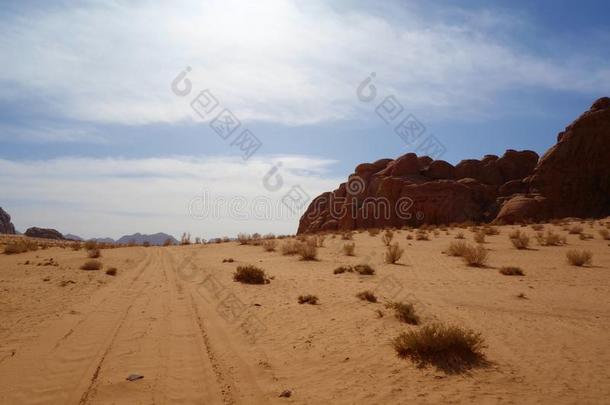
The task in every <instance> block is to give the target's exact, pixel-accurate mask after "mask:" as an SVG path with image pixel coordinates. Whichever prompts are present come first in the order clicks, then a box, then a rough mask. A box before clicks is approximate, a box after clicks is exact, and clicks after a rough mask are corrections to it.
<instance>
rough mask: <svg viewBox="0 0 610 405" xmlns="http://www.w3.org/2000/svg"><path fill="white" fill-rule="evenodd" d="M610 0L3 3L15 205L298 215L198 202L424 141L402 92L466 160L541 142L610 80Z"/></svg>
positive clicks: (307, 177)
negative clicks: (246, 137) (223, 120)
mask: <svg viewBox="0 0 610 405" xmlns="http://www.w3.org/2000/svg"><path fill="white" fill-rule="evenodd" d="M609 9H610V5H608V4H607V2H602V1H585V2H578V3H574V2H568V1H534V2H531V1H496V2H488V1H460V2H457V1H437V2H434V3H432V2H424V1H421V2H417V1H380V2H374V3H373V2H365V1H333V2H323V1H319V0H309V1H304V0H303V1H297V0H294V1H292V0H284V1H281V0H261V1H257V2H248V1H237V0H229V1H214V0H210V1H178V2H172V3H171V4H169V3H167V2H155V1H149V2H144V1H136V2H127V1H101V0H100V1H90V2H80V3H79V4H78V5H74V3H73V2H67V1H65V2H64V1H56V2H51V1H44V2H43V1H30V2H21V1H9V2H4V4H3V7H2V10H1V11H0V66H1V68H0V189H2V190H3V192H2V198H0V206H2V207H4V208H5V209H6V210H7V211H8V212H9V213H10V214H11V215H12V216H13V220H14V223H15V224H16V226H17V227H18V228H19V229H21V230H25V228H27V227H29V226H48V227H54V228H57V229H59V230H60V231H62V232H71V233H77V234H80V235H82V236H85V237H93V236H112V237H118V236H121V235H122V234H125V233H132V232H136V231H140V232H157V231H165V232H169V233H173V234H175V235H178V234H179V233H181V232H182V231H189V232H191V233H192V234H193V235H201V236H204V237H213V236H219V235H225V234H227V235H233V234H235V233H237V232H239V231H248V232H254V231H259V232H276V233H292V232H294V231H295V229H296V223H297V221H298V212H296V213H294V214H291V215H288V216H285V215H284V216H283V215H279V216H278V215H274V214H272V215H268V216H258V215H255V214H254V213H252V207H249V208H246V209H245V211H247V212H246V213H240V215H228V214H226V213H224V214H223V213H220V214H218V215H215V216H206V217H203V216H201V215H193V213H192V212H189V210H188V207H189V206H192V205H191V202H193V201H198V200H197V198H198V197H197V196H200V195H201V194H202V192H203V191H202V190H206V191H207V192H208V193H209V194H210V195H212V197H211V198H212V199H213V200H214V198H216V199H218V198H219V197H226V198H237V199H239V198H244V199H245V201H248V202H249V203H250V204H252V202H253V201H256V198H257V197H260V198H266V199H268V201H269V204H270V205H274V206H276V205H278V204H279V202H280V201H281V199H282V198H283V197H284V196H285V195H286V193H287V192H289V191H290V189H291V187H292V186H295V185H299V186H301V187H302V189H303V190H305V191H306V193H307V194H308V195H310V196H311V197H313V196H315V195H316V194H318V193H320V192H322V191H324V190H328V189H332V188H334V186H335V185H337V184H338V183H339V182H341V181H343V180H344V179H345V178H346V176H347V175H348V174H349V172H350V171H351V170H352V169H353V167H354V166H355V165H356V164H358V163H360V162H364V161H374V160H377V159H379V158H382V157H396V156H399V155H401V154H403V153H406V152H410V151H414V150H415V149H416V148H417V146H418V145H417V144H416V143H411V144H407V143H405V142H404V141H403V140H402V139H401V138H400V137H399V136H398V135H397V134H396V133H395V132H394V131H393V129H394V127H395V125H396V124H397V123H398V121H392V122H393V124H392V125H388V124H386V123H385V122H384V121H383V120H382V119H381V118H380V117H379V116H378V115H377V114H376V107H377V106H378V105H379V104H380V103H381V102H382V101H383V100H384V98H386V97H389V96H393V97H394V99H393V100H395V101H396V102H398V103H400V106H401V107H402V114H401V115H400V116H399V117H398V118H397V119H398V120H401V119H402V117H404V116H407V115H409V114H411V115H412V116H414V117H416V118H417V120H418V121H419V122H421V123H422V124H423V125H424V126H425V128H426V132H425V135H424V137H427V136H429V135H433V136H434V137H435V139H437V140H438V142H440V143H441V144H442V150H443V151H444V153H443V155H442V158H443V159H445V160H448V161H450V162H452V163H457V162H458V161H459V160H461V159H465V158H480V157H481V156H483V155H485V154H488V153H493V154H502V153H503V151H504V150H505V149H507V148H513V149H533V150H535V151H537V152H539V153H541V154H542V153H544V151H545V150H546V149H547V148H548V147H550V146H551V145H552V144H553V143H554V142H555V139H556V136H557V133H558V132H559V131H561V130H562V129H563V128H564V127H565V126H566V125H568V124H569V123H570V122H571V121H572V120H573V119H575V118H576V117H577V116H578V115H579V114H580V113H582V112H583V111H584V110H586V109H587V108H588V107H589V105H590V104H591V103H592V102H593V101H594V100H595V99H597V98H598V97H601V96H604V95H608V94H609V93H610V26H609V25H608V23H607V16H608V15H610V10H609ZM187 66H189V67H190V68H191V70H190V72H189V73H188V75H187V76H186V77H187V79H188V80H190V82H191V84H192V91H191V93H189V95H187V96H177V95H176V94H174V93H173V92H172V90H171V83H172V81H173V80H174V79H175V78H176V76H178V75H179V74H180V72H182V71H183V70H184V69H185V68H186V67H187ZM372 72H374V74H375V78H374V79H373V81H372V84H373V85H374V86H375V89H376V91H377V96H376V98H375V99H374V100H373V101H371V102H363V101H361V100H360V99H359V98H358V97H357V88H358V86H359V85H360V84H361V82H362V81H363V80H364V79H366V78H367V77H368V76H369V75H370V74H371V73H372ZM181 83H182V82H181ZM204 89H209V91H210V92H211V94H213V95H214V97H215V98H216V99H217V100H218V102H219V106H218V107H217V108H218V109H217V110H214V113H217V112H219V111H220V110H221V109H222V108H227V109H229V110H230V111H232V112H233V114H234V115H235V116H236V117H237V118H238V119H239V120H240V121H241V127H240V130H239V131H241V130H243V129H246V128H247V129H249V130H250V131H251V132H252V133H253V134H255V136H257V137H258V139H259V140H260V141H261V143H262V146H261V148H260V149H259V150H258V151H257V152H256V154H255V155H254V156H252V157H251V158H250V159H249V160H247V161H245V160H244V159H242V157H241V154H240V151H239V150H238V148H236V147H235V146H231V139H229V140H228V141H227V140H223V139H221V137H219V136H218V135H217V134H216V133H215V132H214V131H213V130H212V128H211V127H210V122H209V119H208V120H204V119H202V118H201V117H198V116H197V115H196V114H195V113H194V111H193V110H192V108H191V107H190V102H191V100H192V99H193V98H194V97H196V95H197V94H199V92H200V91H202V90H204ZM210 118H213V117H210ZM239 131H238V132H239ZM235 136H237V133H236V134H235ZM421 139H423V138H421ZM278 162H282V166H281V170H280V172H279V173H280V175H281V176H282V180H283V187H282V188H280V189H279V190H276V191H270V190H269V189H268V188H266V187H264V184H263V182H262V179H263V178H264V176H265V174H266V173H268V171H269V170H270V169H271V168H272V167H273V166H274V165H275V164H277V163H278ZM214 204H217V201H216V200H214V203H213V204H212V205H214ZM252 205H254V204H252ZM221 211H222V210H221ZM242 214H243V215H242Z"/></svg>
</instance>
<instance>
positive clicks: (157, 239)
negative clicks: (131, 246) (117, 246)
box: [117, 232, 178, 246]
mask: <svg viewBox="0 0 610 405" xmlns="http://www.w3.org/2000/svg"><path fill="white" fill-rule="evenodd" d="M167 239H169V240H171V241H172V243H174V244H178V241H177V240H176V238H174V237H173V236H171V235H168V234H166V233H163V232H159V233H155V234H154V235H142V234H141V233H135V234H133V235H125V236H123V237H122V238H120V239H119V240H117V243H121V244H128V243H130V242H135V243H136V244H138V245H141V244H142V243H144V242H148V243H150V244H151V245H157V246H161V245H163V243H164V242H165V241H166V240H167Z"/></svg>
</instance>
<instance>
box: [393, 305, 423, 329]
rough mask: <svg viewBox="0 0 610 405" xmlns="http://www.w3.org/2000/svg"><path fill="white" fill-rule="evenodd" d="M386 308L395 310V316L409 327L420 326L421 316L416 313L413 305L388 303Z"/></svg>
mask: <svg viewBox="0 0 610 405" xmlns="http://www.w3.org/2000/svg"><path fill="white" fill-rule="evenodd" d="M385 307H386V308H389V309H393V310H394V316H396V319H398V320H399V321H401V322H404V323H408V324H409V325H419V321H420V319H419V316H417V314H416V313H415V307H414V306H413V304H411V303H405V302H388V303H387V304H386V305H385Z"/></svg>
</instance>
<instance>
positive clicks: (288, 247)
mask: <svg viewBox="0 0 610 405" xmlns="http://www.w3.org/2000/svg"><path fill="white" fill-rule="evenodd" d="M299 243H300V242H299V241H296V240H293V239H290V240H287V241H285V242H284V243H283V244H282V254H283V255H284V256H292V255H296V254H297V253H299Z"/></svg>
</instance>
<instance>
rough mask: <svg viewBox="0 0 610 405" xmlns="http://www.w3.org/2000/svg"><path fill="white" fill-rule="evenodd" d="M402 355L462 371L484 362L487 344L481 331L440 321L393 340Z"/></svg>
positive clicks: (419, 361)
mask: <svg viewBox="0 0 610 405" xmlns="http://www.w3.org/2000/svg"><path fill="white" fill-rule="evenodd" d="M392 345H393V346H394V350H396V353H397V354H398V357H400V358H409V359H411V360H412V361H414V362H416V363H418V364H419V365H420V366H426V365H434V366H436V367H438V368H440V369H442V370H445V371H447V372H459V371H463V370H465V369H468V368H470V367H471V366H473V365H475V364H477V363H480V362H481V361H482V360H483V358H484V356H483V352H482V351H483V349H484V348H485V343H484V340H483V337H482V336H481V334H480V333H477V332H474V331H471V330H468V329H464V328H460V327H457V326H446V325H443V324H439V323H434V324H430V325H425V326H423V327H421V328H419V329H417V330H411V331H407V332H403V333H401V334H400V335H398V337H396V338H395V339H394V340H393V341H392Z"/></svg>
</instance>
